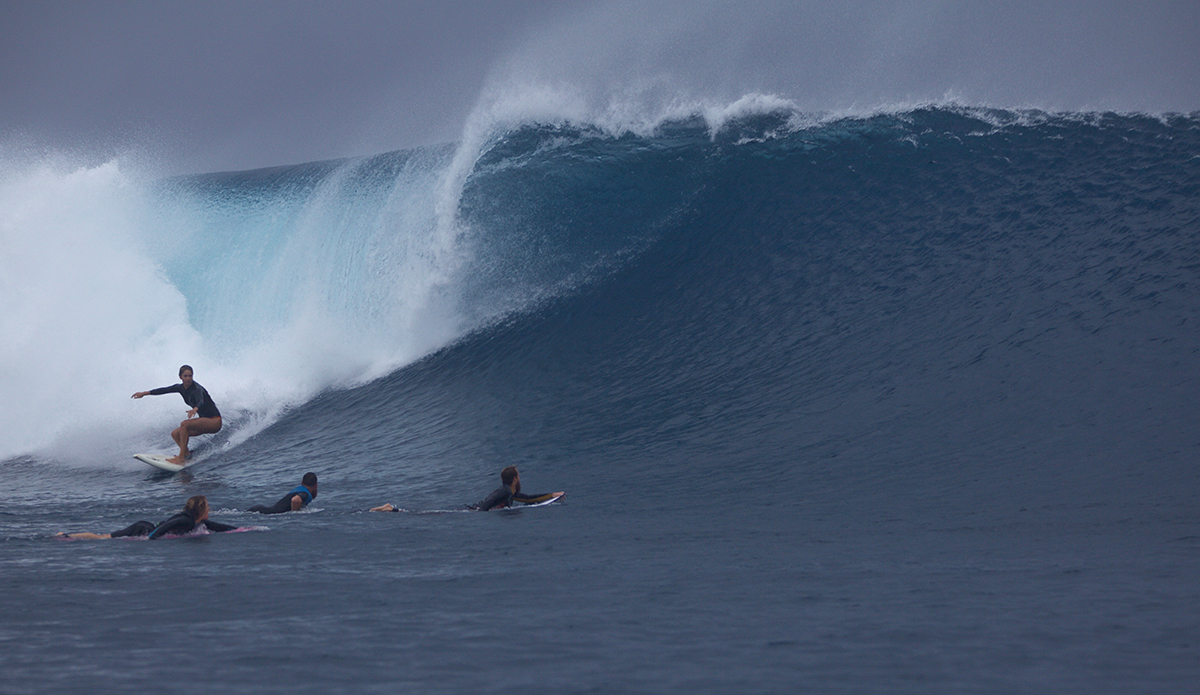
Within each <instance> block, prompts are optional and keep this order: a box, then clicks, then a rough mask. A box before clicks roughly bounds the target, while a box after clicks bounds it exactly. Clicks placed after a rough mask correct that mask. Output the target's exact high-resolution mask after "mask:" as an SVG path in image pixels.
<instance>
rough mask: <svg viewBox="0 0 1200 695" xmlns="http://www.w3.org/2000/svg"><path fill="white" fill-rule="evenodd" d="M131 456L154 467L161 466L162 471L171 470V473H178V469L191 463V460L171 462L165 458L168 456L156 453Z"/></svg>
mask: <svg viewBox="0 0 1200 695" xmlns="http://www.w3.org/2000/svg"><path fill="white" fill-rule="evenodd" d="M133 457H134V458H135V459H137V460H139V461H141V462H142V463H148V464H150V465H151V466H154V467H155V468H161V469H162V470H164V471H171V472H172V473H178V472H179V471H181V470H183V469H184V468H187V467H188V466H190V465H191V461H188V462H187V463H185V464H183V465H180V464H178V463H171V462H170V461H168V460H167V459H168V458H170V457H168V456H159V455H158V454H134V455H133Z"/></svg>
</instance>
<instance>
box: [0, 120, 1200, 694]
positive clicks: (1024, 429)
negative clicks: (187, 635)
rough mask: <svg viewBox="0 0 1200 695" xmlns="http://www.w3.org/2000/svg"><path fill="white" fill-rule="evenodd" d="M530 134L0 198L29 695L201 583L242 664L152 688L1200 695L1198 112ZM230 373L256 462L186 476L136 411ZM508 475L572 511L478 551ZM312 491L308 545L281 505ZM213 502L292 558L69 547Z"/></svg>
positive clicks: (10, 469)
mask: <svg viewBox="0 0 1200 695" xmlns="http://www.w3.org/2000/svg"><path fill="white" fill-rule="evenodd" d="M481 132H482V131H481ZM488 132H489V134H488V135H487V137H483V136H480V137H478V138H477V139H476V140H475V141H474V142H476V143H477V145H470V144H467V145H462V146H458V147H444V148H432V149H428V150H418V151H410V152H397V153H388V154H384V155H379V156H375V157H368V158H363V159H357V160H348V161H339V162H325V163H313V164H306V165H300V166H294V167H283V168H278V169H271V170H262V171H252V172H234V173H226V174H214V175H207V176H192V177H183V178H173V179H169V180H155V179H146V180H142V179H140V178H139V177H138V176H136V175H135V173H133V172H130V171H126V170H123V169H122V168H121V167H120V166H118V165H116V164H109V165H104V166H102V167H97V168H93V169H82V170H76V171H70V172H67V173H63V171H62V170H61V169H58V170H54V169H45V168H37V167H34V168H31V169H25V170H22V171H20V172H17V173H15V174H11V175H9V176H8V177H7V178H6V179H4V180H3V181H0V185H2V186H0V195H2V196H3V201H0V202H3V205H0V215H3V216H4V217H3V218H0V219H3V221H4V225H3V226H2V227H0V230H3V233H4V239H3V241H4V248H5V253H4V255H3V256H2V258H3V260H4V263H5V267H4V268H3V271H4V272H3V273H0V291H2V292H3V299H4V305H5V307H6V313H5V314H3V315H0V321H3V326H2V327H3V329H4V334H5V338H6V339H5V341H4V343H3V347H2V348H0V349H3V350H5V352H4V353H3V358H4V359H3V360H0V369H3V370H4V371H3V373H2V375H3V383H4V388H3V389H0V405H2V406H3V408H4V411H3V421H4V422H5V428H4V429H3V430H0V434H2V436H3V438H4V439H3V440H0V443H2V444H3V446H2V447H0V452H2V453H0V479H2V480H3V488H4V490H5V494H4V498H3V499H4V507H3V509H0V544H3V545H4V546H5V548H4V552H0V569H2V570H3V574H4V576H5V577H6V578H7V579H9V584H10V585H11V586H12V588H13V589H14V591H9V592H7V595H8V596H11V597H12V598H11V599H9V600H8V601H7V603H5V604H3V605H0V608H3V609H4V614H5V615H6V619H7V620H8V621H9V622H10V623H11V625H12V633H13V634H14V635H16V634H19V635H21V636H22V639H21V640H15V641H14V640H10V642H11V643H12V644H11V647H12V649H10V650H8V651H6V652H5V654H11V656H9V659H10V660H11V661H13V663H14V664H20V666H21V667H20V668H16V667H14V668H12V669H8V670H9V671H12V672H13V673H14V674H15V675H14V678H16V679H17V680H16V681H15V685H14V687H17V688H24V689H26V690H37V688H38V687H39V686H43V685H44V683H45V682H46V681H47V680H50V679H53V682H56V683H66V684H72V683H75V682H79V683H81V684H82V683H85V682H86V683H89V684H90V683H93V682H94V676H95V672H94V667H93V666H91V665H90V664H92V663H93V661H92V660H90V659H87V658H79V659H73V658H71V657H73V656H76V655H74V654H73V653H71V652H69V651H68V652H67V653H66V657H63V654H64V652H63V649H64V648H66V649H68V650H69V649H71V648H75V649H77V650H78V651H79V654H78V656H79V657H86V656H87V655H88V654H93V653H94V652H95V649H96V647H97V646H99V645H104V648H105V649H107V650H109V651H114V652H118V653H120V652H124V651H129V652H130V653H137V650H139V649H142V650H144V649H145V645H146V644H161V643H166V642H167V641H170V640H174V639H176V638H177V636H178V633H179V626H180V625H183V624H193V623H194V621H195V615H196V614H195V611H196V608H195V604H194V602H190V601H180V600H179V594H178V593H176V592H165V591H163V592H158V591H146V590H145V587H147V586H153V585H160V584H161V585H165V584H171V585H174V583H175V582H178V581H179V579H180V576H181V575H180V568H181V567H187V568H189V569H188V572H191V573H193V574H194V577H193V574H188V575H187V577H188V578H189V579H188V581H192V582H204V581H205V580H209V581H208V582H207V583H206V584H205V585H204V586H205V587H206V588H205V589H204V591H209V592H210V593H211V592H212V591H215V592H216V593H215V594H214V597H213V598H212V599H211V600H209V601H208V602H207V603H205V604H204V610H205V616H206V617H205V620H203V621H201V623H199V627H198V629H200V630H201V632H203V634H204V639H202V640H198V641H197V642H196V646H195V649H196V650H198V654H199V656H198V658H193V659H185V660H177V659H138V660H137V663H138V664H139V666H138V668H135V669H126V670H125V671H122V673H121V674H120V678H121V679H122V680H123V682H128V683H129V684H130V685H143V684H146V683H155V684H159V685H161V684H163V683H172V684H179V685H180V686H185V685H186V684H190V683H194V682H195V679H196V678H198V677H199V678H206V679H208V680H209V681H212V682H213V683H215V684H216V685H218V686H221V687H223V688H224V689H225V690H229V691H230V692H258V691H261V690H263V689H264V686H267V685H268V684H269V683H273V682H274V681H269V680H268V679H273V678H275V675H274V673H275V671H274V670H271V669H262V668H261V664H263V663H276V662H277V663H281V664H291V663H295V659H296V658H297V654H302V655H308V656H306V657H305V658H311V662H312V664H313V668H311V669H309V671H310V672H311V673H312V674H313V678H312V679H311V680H310V683H311V685H310V686H309V688H308V690H309V691H313V692H316V691H322V692H325V691H328V690H330V687H329V686H330V685H332V686H333V690H337V689H339V688H340V689H343V690H344V689H346V687H347V684H355V685H360V684H361V685H365V686H368V687H366V689H370V688H371V686H373V687H375V689H380V686H381V685H382V684H388V685H401V684H403V685H404V686H407V689H408V690H417V691H430V692H462V691H464V690H474V689H478V686H479V685H481V684H482V685H484V686H485V689H486V687H491V688H492V689H493V690H497V689H501V690H503V689H506V688H507V689H512V688H513V687H516V684H518V683H519V684H520V685H521V686H528V685H530V684H532V683H534V682H536V683H538V684H540V685H542V686H543V687H544V686H545V685H546V684H551V685H552V686H553V687H556V688H558V689H565V690H572V689H574V690H579V689H580V688H593V689H594V688H596V687H599V688H600V689H601V690H605V691H610V690H611V691H614V692H689V693H690V692H736V691H738V690H739V688H744V686H745V684H746V683H748V682H753V683H755V684H756V686H757V687H758V688H759V689H760V690H761V691H763V692H795V691H797V690H800V691H806V690H811V691H828V690H830V688H831V687H832V688H833V689H834V690H837V689H838V688H839V686H840V687H841V689H842V690H846V691H849V690H856V691H863V690H865V691H872V692H896V691H898V692H922V693H928V692H935V693H957V692H962V691H963V690H964V689H967V690H970V689H975V690H980V691H983V692H1013V691H1039V690H1046V689H1047V687H1046V684H1047V683H1054V684H1055V685H1058V684H1060V683H1065V684H1068V685H1067V687H1066V689H1067V690H1073V691H1075V690H1077V691H1081V692H1114V693H1115V692H1129V691H1136V690H1138V689H1145V688H1146V687H1148V686H1147V683H1151V684H1152V685H1151V686H1149V687H1155V688H1157V690H1160V691H1164V692H1176V691H1177V692H1186V691H1187V690H1188V688H1189V687H1190V686H1191V685H1192V684H1193V683H1195V681H1196V675H1197V674H1196V664H1195V659H1194V657H1193V653H1192V652H1193V651H1194V650H1192V649H1191V648H1190V646H1189V645H1193V644H1195V639H1194V636H1195V633H1196V625H1195V621H1194V620H1193V619H1192V617H1191V616H1193V615H1194V611H1193V610H1189V609H1190V608H1191V607H1193V606H1194V605H1195V599H1196V591H1195V581H1194V578H1195V576H1196V569H1197V568H1196V565H1197V558H1200V555H1198V554H1197V553H1196V552H1195V550H1196V548H1197V547H1200V538H1198V537H1197V535H1196V533H1195V527H1196V512H1195V492H1196V490H1197V489H1200V468H1197V467H1196V465H1195V461H1196V455H1197V453H1200V430H1197V428H1196V427H1195V425H1194V420H1195V413H1196V412H1197V409H1198V406H1200V402H1198V398H1200V397H1198V394H1200V383H1198V378H1197V377H1198V376H1200V359H1198V357H1200V332H1198V331H1197V330H1196V327H1197V322H1198V321H1200V292H1198V291H1197V290H1198V288H1200V277H1198V276H1200V195H1198V193H1200V191H1198V190H1197V187H1198V186H1200V118H1198V117H1196V116H1177V117H1165V118H1151V117H1146V116H1137V115H1116V114H1045V113H1029V112H1023V113H1015V112H1004V111H988V110H978V109H963V108H922V109H915V110H908V111H903V112H899V113H881V114H876V115H873V116H869V117H861V118H829V119H818V118H812V117H809V116H806V115H803V114H798V113H796V112H795V111H793V110H789V109H786V108H750V109H744V110H742V111H740V112H739V113H737V114H736V115H732V116H729V117H722V118H720V119H716V120H714V119H711V118H708V119H706V118H703V117H695V118H682V119H676V120H671V121H666V122H662V123H659V124H657V125H656V126H655V127H653V128H648V129H645V130H641V131H638V132H630V131H624V130H607V129H605V128H601V127H598V126H594V125H590V124H581V123H569V122H557V123H554V124H544V123H541V124H539V123H529V122H526V123H523V124H518V125H516V126H515V127H504V128H496V129H493V130H492V131H488ZM13 230H23V233H17V232H14V231H13ZM185 361H186V362H188V363H190V364H192V365H193V366H194V367H195V370H196V378H197V380H198V381H200V383H203V384H204V385H205V386H206V387H207V388H208V389H209V390H210V391H211V392H212V394H213V395H214V397H215V398H216V400H217V403H218V404H219V405H220V407H221V409H222V412H223V414H225V416H226V428H225V429H224V430H223V431H222V432H221V433H220V434H219V435H216V436H214V437H202V438H200V440H201V444H200V446H201V448H200V450H199V453H198V454H197V457H196V458H197V459H198V461H197V464H196V465H195V466H194V467H192V468H190V469H189V470H188V471H187V472H185V473H183V474H179V475H175V476H159V475H158V474H156V473H147V471H146V470H145V469H144V467H142V466H141V465H140V464H137V463H136V462H133V461H131V460H130V459H129V455H130V454H131V453H132V452H133V451H137V450H162V451H165V450H167V443H166V434H165V433H166V432H167V431H169V429H170V426H171V425H173V424H174V422H177V419H178V417H179V415H180V414H181V413H182V410H183V404H182V403H180V402H178V399H175V398H173V397H171V396H168V397H167V400H162V399H157V400H156V399H143V400H138V401H132V400H130V399H129V397H128V394H129V393H130V392H132V391H133V390H137V389H144V388H148V387H152V386H158V385H162V384H165V383H171V382H172V381H173V376H174V370H175V367H176V365H178V364H179V363H182V362H185ZM176 408H178V409H179V410H178V411H177V410H175V409H176ZM172 413H173V414H172ZM78 423H86V424H83V425H81V424H78ZM204 440H207V441H204ZM509 463H514V464H517V465H519V466H520V467H521V471H522V477H523V478H524V479H525V488H526V491H527V492H545V491H550V490H566V491H567V492H568V495H567V498H566V501H565V502H564V503H562V504H556V505H551V506H548V507H544V508H541V509H536V510H534V509H530V510H523V511H512V512H498V513H495V514H491V513H489V514H467V513H462V514H456V513H449V512H450V511H452V510H458V509H461V505H462V504H464V503H469V502H473V501H475V500H477V499H480V498H482V497H483V496H484V495H486V494H487V492H488V491H489V490H491V489H493V487H494V486H495V485H496V477H497V476H496V474H497V471H498V469H499V468H500V467H501V466H503V465H506V464H509ZM114 469H116V470H114ZM307 470H312V471H314V472H317V473H318V475H319V476H320V477H321V493H320V496H319V497H318V498H317V500H316V501H315V502H314V503H313V505H311V506H310V508H309V509H308V510H307V511H306V512H303V513H298V514H287V515H279V516H278V517H270V518H267V519H263V518H260V517H259V516H258V515H256V514H249V513H246V512H245V511H243V510H245V509H246V508H247V507H249V506H250V505H252V504H258V503H271V502H273V501H274V500H276V499H278V496H279V495H280V494H281V493H282V492H283V491H285V490H287V489H290V488H291V487H293V486H294V485H295V482H296V481H297V480H298V478H299V476H300V475H302V473H303V471H307ZM135 471H136V472H135ZM193 494H206V495H208V496H209V498H210V499H211V500H212V502H213V504H214V512H213V516H214V517H215V518H216V519H217V520H219V521H222V522H224V523H230V524H233V525H237V526H240V527H250V528H260V529H263V528H265V530H267V531H269V532H265V533H254V534H243V535H240V536H237V537H236V538H235V539H232V540H231V539H229V538H222V537H213V538H208V537H205V538H200V539H190V540H184V541H170V542H167V543H168V544H167V545H165V546H159V545H158V544H132V545H131V544H125V543H121V542H119V541H110V542H96V543H94V544H90V545H89V544H88V542H86V541H83V542H80V543H67V542H58V541H54V540H51V539H50V538H49V536H50V534H51V533H53V532H55V531H59V530H99V531H104V530H109V529H112V528H120V527H123V526H125V525H128V524H129V523H130V522H132V521H134V520H136V519H138V518H146V519H155V520H157V519H162V518H166V517H167V516H169V515H170V514H171V513H172V512H173V511H174V510H176V509H178V508H179V504H180V501H181V500H182V499H184V498H186V497H187V496H190V495H193ZM383 502H392V503H395V504H398V505H400V506H402V507H404V508H405V509H406V510H407V511H409V512H412V513H406V514H367V513H363V510H364V509H366V508H367V507H369V506H371V505H376V504H381V503H383ZM193 541H195V543H192V542H193ZM188 543H192V544H191V545H184V544H188ZM147 546H154V547H153V548H150V549H149V550H146V548H147ZM131 548H132V549H133V550H131ZM135 551H136V552H135ZM143 551H144V552H143ZM146 553H153V554H152V555H147V554H146ZM198 558H199V560H200V561H198ZM97 586H103V587H104V591H103V596H99V598H101V599H103V600H93V599H95V598H97V597H98V595H97V594H96V587H97ZM195 586H197V587H199V586H201V585H200V584H195ZM210 590H211V591H210ZM72 597H75V598H72ZM114 606H116V607H119V609H114ZM298 606H301V607H302V610H301V612H299V613H298V612H297V611H298V609H297V607H298ZM546 616H550V619H546ZM297 621H301V622H302V623H303V625H304V629H302V630H288V629H285V630H284V631H285V632H286V633H287V635H288V637H287V639H282V640H279V639H271V638H270V636H271V635H277V634H281V632H280V628H281V626H283V627H285V628H286V627H287V626H291V625H296V624H299V623H298V622H297ZM56 626H57V627H56ZM60 633H61V634H60ZM113 640H116V641H115V642H114V641H113ZM122 640H127V643H126V642H122ZM64 645H65V647H64ZM71 645H76V646H75V647H71ZM85 652H86V654H85ZM514 654H516V655H518V657H517V658H518V660H519V662H520V663H519V667H518V668H516V669H514V668H513V663H514V662H513V661H512V659H513V658H514V657H513V655H514ZM231 655H234V656H231ZM63 658H67V660H68V661H69V662H70V663H71V664H76V666H73V667H72V668H70V669H64V670H63V672H62V673H58V672H57V671H56V672H53V673H51V671H49V670H47V669H55V668H57V665H61V664H62V663H64V662H63ZM397 659H399V660H400V661H399V662H398V661H397ZM0 663H2V662H0ZM397 663H402V664H404V667H403V668H400V669H397V668H396V664H397ZM28 664H49V665H50V666H49V667H47V669H36V668H28V667H27V665H28ZM213 664H222V665H223V666H224V667H222V668H214V666H213ZM1147 674H1151V675H1150V676H1147ZM497 678H498V679H499V680H496V679H497ZM327 682H328V684H327ZM806 686H807V687H806ZM43 689H44V688H43ZM301 689H302V690H303V689H304V688H303V686H302V687H301ZM359 689H360V690H361V689H364V688H362V687H360V688H359ZM1058 689H1060V690H1061V689H1062V688H1058Z"/></svg>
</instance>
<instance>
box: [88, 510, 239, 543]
mask: <svg viewBox="0 0 1200 695" xmlns="http://www.w3.org/2000/svg"><path fill="white" fill-rule="evenodd" d="M196 526H203V527H205V528H207V529H208V530H209V531H212V532H213V533H224V532H225V531H232V530H234V529H236V528H237V527H236V526H230V525H228V524H222V523H220V522H217V521H212V520H210V519H205V520H204V521H201V522H199V523H197V522H196V518H195V517H194V516H192V515H191V514H188V513H187V512H179V513H178V514H176V515H175V516H173V517H171V518H170V519H167V520H166V521H164V522H162V523H161V524H157V525H156V524H152V523H150V522H149V521H138V522H135V523H133V524H130V525H129V526H126V527H125V528H123V529H121V530H120V531H113V532H112V533H111V534H109V535H110V536H112V537H113V538H121V537H123V536H149V537H150V539H151V540H153V539H155V538H162V537H163V536H165V535H167V534H172V535H176V536H180V535H183V534H185V533H187V532H188V531H191V530H193V529H195V528H196Z"/></svg>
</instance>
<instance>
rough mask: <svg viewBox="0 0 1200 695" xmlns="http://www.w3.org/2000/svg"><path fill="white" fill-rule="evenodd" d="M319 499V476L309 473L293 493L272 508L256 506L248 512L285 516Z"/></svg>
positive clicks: (261, 505)
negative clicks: (284, 514)
mask: <svg viewBox="0 0 1200 695" xmlns="http://www.w3.org/2000/svg"><path fill="white" fill-rule="evenodd" d="M316 497H317V474H316V473H313V472H311V471H310V472H308V473H305V474H304V477H303V478H301V479H300V484H299V485H297V486H296V487H295V488H293V489H292V491H291V492H289V493H287V494H286V495H284V496H283V499H281V500H279V501H278V502H276V503H275V504H273V505H271V506H270V507H268V506H266V505H264V504H256V505H254V506H253V507H251V508H249V509H247V510H246V511H248V512H258V513H260V514H283V513H284V512H298V511H300V509H301V508H303V507H305V506H307V505H308V503H309V502H312V501H313V500H314V499H316Z"/></svg>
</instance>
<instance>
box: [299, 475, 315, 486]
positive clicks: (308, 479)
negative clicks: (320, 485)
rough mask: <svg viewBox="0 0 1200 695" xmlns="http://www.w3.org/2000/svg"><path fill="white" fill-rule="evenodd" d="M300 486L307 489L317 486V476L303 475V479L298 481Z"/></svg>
mask: <svg viewBox="0 0 1200 695" xmlns="http://www.w3.org/2000/svg"><path fill="white" fill-rule="evenodd" d="M300 484H301V485H305V486H308V487H312V486H313V485H316V484H317V474H316V473H305V474H304V477H303V478H301V479H300Z"/></svg>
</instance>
